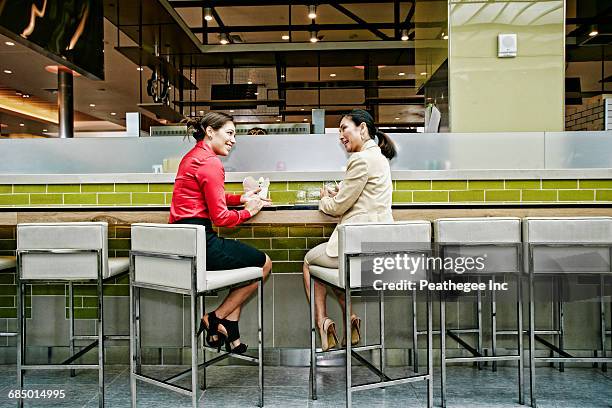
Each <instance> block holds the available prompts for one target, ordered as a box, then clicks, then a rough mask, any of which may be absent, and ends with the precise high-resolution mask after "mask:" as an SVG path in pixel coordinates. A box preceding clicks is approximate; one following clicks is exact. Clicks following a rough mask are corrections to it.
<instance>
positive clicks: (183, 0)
mask: <svg viewBox="0 0 612 408" xmlns="http://www.w3.org/2000/svg"><path fill="white" fill-rule="evenodd" d="M392 2H393V1H392V0H342V4H364V3H375V4H382V3H392ZM169 3H170V5H172V6H173V7H177V8H185V7H211V5H212V4H213V3H214V6H215V7H256V6H288V5H292V6H300V5H302V6H309V5H311V4H317V5H321V4H331V3H333V2H327V1H318V0H316V1H315V0H295V1H293V0H291V1H289V0H258V1H257V2H254V1H253V0H215V1H210V0H169Z"/></svg>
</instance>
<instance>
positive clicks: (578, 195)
mask: <svg viewBox="0 0 612 408" xmlns="http://www.w3.org/2000/svg"><path fill="white" fill-rule="evenodd" d="M594 199H595V190H559V201H593V200H594Z"/></svg>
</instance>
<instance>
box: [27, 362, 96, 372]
mask: <svg viewBox="0 0 612 408" xmlns="http://www.w3.org/2000/svg"><path fill="white" fill-rule="evenodd" d="M98 369H100V366H99V365H97V364H69V365H65V364H35V365H33V364H31V365H21V370H22V371H27V370H98Z"/></svg>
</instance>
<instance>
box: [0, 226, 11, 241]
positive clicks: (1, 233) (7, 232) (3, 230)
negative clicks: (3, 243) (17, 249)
mask: <svg viewBox="0 0 612 408" xmlns="http://www.w3.org/2000/svg"><path fill="white" fill-rule="evenodd" d="M0 239H15V226H14V225H12V226H1V225H0Z"/></svg>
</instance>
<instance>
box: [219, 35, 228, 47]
mask: <svg viewBox="0 0 612 408" xmlns="http://www.w3.org/2000/svg"><path fill="white" fill-rule="evenodd" d="M219 43H221V44H223V45H226V44H229V39H228V37H227V33H221V34H219Z"/></svg>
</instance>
